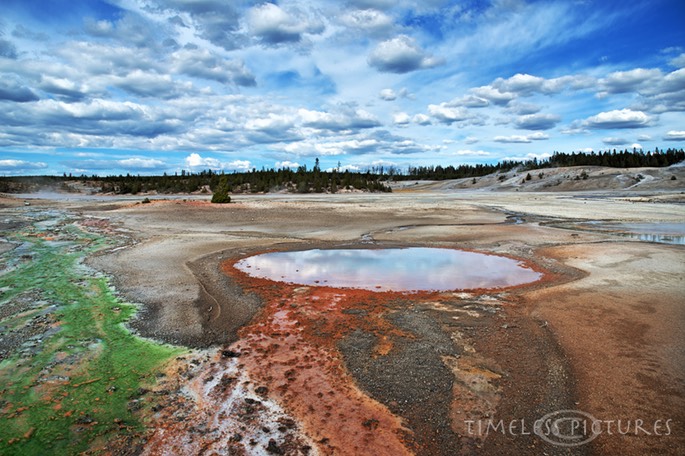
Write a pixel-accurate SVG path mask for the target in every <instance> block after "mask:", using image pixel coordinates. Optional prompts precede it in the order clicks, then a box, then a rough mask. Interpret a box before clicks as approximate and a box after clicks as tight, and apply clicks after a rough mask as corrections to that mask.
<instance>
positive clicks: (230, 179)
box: [0, 148, 685, 194]
mask: <svg viewBox="0 0 685 456" xmlns="http://www.w3.org/2000/svg"><path fill="white" fill-rule="evenodd" d="M683 160H685V151H683V149H667V150H659V149H658V148H657V149H655V150H654V151H653V152H652V151H648V152H642V151H637V150H632V151H628V150H623V151H616V150H612V151H604V152H598V153H595V152H592V153H583V152H573V153H563V152H554V154H553V155H552V156H551V157H549V158H547V159H543V160H537V159H533V160H529V161H501V162H499V163H496V164H477V165H459V166H440V165H438V166H409V167H407V169H406V170H401V169H399V168H397V167H392V166H391V167H384V166H375V167H371V168H369V169H367V170H365V171H360V172H351V171H348V170H345V171H341V170H339V169H333V170H327V171H323V170H321V168H320V166H319V159H318V158H317V159H316V161H315V164H314V166H313V167H312V168H310V169H308V168H307V166H306V165H303V166H300V167H298V168H297V169H295V170H293V169H290V168H281V169H261V170H257V169H253V170H252V171H249V172H234V173H223V172H222V173H218V172H215V171H212V170H205V171H201V172H198V173H192V172H187V171H181V172H180V173H175V174H173V175H170V174H166V173H165V174H163V175H161V176H139V175H131V174H127V175H125V176H123V175H119V176H105V177H100V176H85V175H81V176H71V175H66V174H65V175H63V176H10V177H0V192H4V193H23V192H31V191H35V190H37V189H39V188H45V187H48V188H55V189H62V190H68V189H73V187H74V186H73V185H69V183H72V184H73V183H78V182H81V183H84V184H87V185H89V186H91V187H96V188H99V191H100V192H101V193H115V194H137V193H147V192H153V191H154V192H157V193H193V192H205V193H209V192H210V191H211V192H216V190H217V189H218V188H219V187H220V186H221V188H220V190H221V192H222V193H224V192H225V193H231V194H240V193H269V192H278V191H285V192H291V193H337V192H339V191H341V190H348V191H349V190H361V191H368V192H390V191H391V190H390V187H389V186H388V183H389V182H391V181H401V180H445V179H461V178H475V177H481V176H485V175H488V174H492V173H496V172H507V171H510V170H512V169H519V170H521V171H527V170H534V169H544V168H555V167H568V166H607V167H613V168H637V167H665V166H670V165H673V164H676V163H679V162H682V161H683Z"/></svg>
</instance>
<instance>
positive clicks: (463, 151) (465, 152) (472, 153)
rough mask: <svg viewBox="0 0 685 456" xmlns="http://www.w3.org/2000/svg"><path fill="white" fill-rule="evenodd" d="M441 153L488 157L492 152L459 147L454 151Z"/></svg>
mask: <svg viewBox="0 0 685 456" xmlns="http://www.w3.org/2000/svg"><path fill="white" fill-rule="evenodd" d="M443 155H453V156H457V157H489V156H491V155H492V153H490V152H487V151H484V150H471V149H460V150H456V151H454V152H445V153H444V154H443Z"/></svg>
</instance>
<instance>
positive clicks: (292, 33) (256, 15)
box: [247, 3, 324, 44]
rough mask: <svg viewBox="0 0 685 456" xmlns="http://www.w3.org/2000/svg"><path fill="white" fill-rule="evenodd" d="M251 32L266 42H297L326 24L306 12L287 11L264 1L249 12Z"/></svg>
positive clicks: (318, 31) (321, 28)
mask: <svg viewBox="0 0 685 456" xmlns="http://www.w3.org/2000/svg"><path fill="white" fill-rule="evenodd" d="M247 22H248V25H249V28H250V32H251V33H252V34H253V35H255V36H257V37H258V38H259V39H260V40H261V41H262V42H263V43H266V44H281V43H296V42H298V41H300V40H302V35H303V34H305V33H309V34H319V33H321V32H323V31H324V24H323V22H321V21H320V20H319V19H317V18H314V17H310V16H308V15H306V14H305V13H304V12H302V11H299V10H294V11H290V12H286V11H285V10H283V9H282V8H281V7H279V6H278V5H274V4H273V3H264V4H262V5H260V6H257V7H255V8H252V9H251V10H250V11H249V12H248V14H247Z"/></svg>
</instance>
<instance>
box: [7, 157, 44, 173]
mask: <svg viewBox="0 0 685 456" xmlns="http://www.w3.org/2000/svg"><path fill="white" fill-rule="evenodd" d="M47 167H48V164H47V163H43V162H29V161H25V160H0V172H13V171H33V170H38V169H45V168H47Z"/></svg>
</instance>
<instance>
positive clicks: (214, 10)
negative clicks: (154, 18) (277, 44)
mask: <svg viewBox="0 0 685 456" xmlns="http://www.w3.org/2000/svg"><path fill="white" fill-rule="evenodd" d="M157 3H158V7H159V8H162V9H167V8H169V9H170V11H171V13H172V14H174V16H173V17H171V18H170V19H169V21H170V22H171V23H173V24H176V25H180V26H181V27H184V28H185V27H189V26H191V27H193V28H194V30H195V31H196V34H197V35H198V36H199V37H200V38H203V39H206V40H208V41H210V42H211V43H212V44H215V45H216V46H220V47H222V48H224V49H226V50H228V51H231V50H234V49H237V48H240V47H242V46H244V45H245V44H246V43H247V41H248V39H247V37H246V36H245V35H244V33H243V32H241V30H240V14H239V13H238V11H237V10H236V9H235V2H227V1H225V0H201V1H197V0H158V1H157ZM179 12H180V13H182V14H183V15H184V16H186V15H187V16H189V17H190V21H189V22H190V24H188V25H186V23H185V21H184V20H183V19H182V18H181V17H180V16H179V15H178V14H177V13H179Z"/></svg>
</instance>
